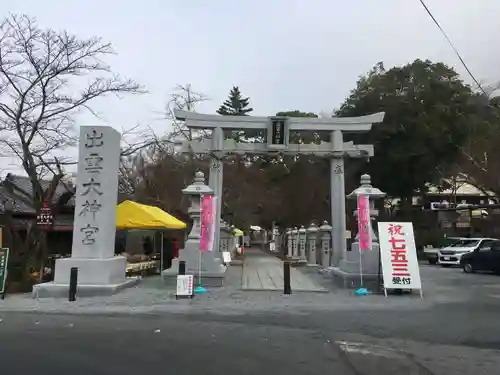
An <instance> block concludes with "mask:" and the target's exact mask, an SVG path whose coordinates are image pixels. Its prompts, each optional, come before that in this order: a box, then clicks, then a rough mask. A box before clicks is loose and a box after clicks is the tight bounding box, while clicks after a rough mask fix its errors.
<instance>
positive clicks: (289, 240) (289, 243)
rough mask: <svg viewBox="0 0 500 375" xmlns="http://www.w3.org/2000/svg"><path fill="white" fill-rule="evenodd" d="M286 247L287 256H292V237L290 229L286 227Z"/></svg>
mask: <svg viewBox="0 0 500 375" xmlns="http://www.w3.org/2000/svg"><path fill="white" fill-rule="evenodd" d="M286 247H287V252H286V253H287V256H288V257H289V258H291V257H292V256H293V239H292V229H291V228H288V229H287V231H286Z"/></svg>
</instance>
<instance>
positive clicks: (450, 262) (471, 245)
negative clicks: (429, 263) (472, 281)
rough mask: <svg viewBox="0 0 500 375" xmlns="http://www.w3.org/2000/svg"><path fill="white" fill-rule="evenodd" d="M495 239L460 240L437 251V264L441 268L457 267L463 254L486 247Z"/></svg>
mask: <svg viewBox="0 0 500 375" xmlns="http://www.w3.org/2000/svg"><path fill="white" fill-rule="evenodd" d="M493 241H500V240H499V239H497V238H461V239H459V240H458V241H457V242H454V243H453V244H451V245H449V246H447V247H444V248H442V249H439V254H438V259H439V264H440V265H441V266H443V267H451V266H459V265H460V259H461V258H462V256H463V255H464V254H467V253H470V252H473V251H475V250H476V249H479V248H480V247H484V246H486V247H487V246H488V245H489V244H491V243H492V242H493Z"/></svg>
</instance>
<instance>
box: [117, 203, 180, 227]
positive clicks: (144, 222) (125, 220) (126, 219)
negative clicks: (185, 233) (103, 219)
mask: <svg viewBox="0 0 500 375" xmlns="http://www.w3.org/2000/svg"><path fill="white" fill-rule="evenodd" d="M186 227H187V225H186V224H185V223H183V222H182V221H180V220H179V219H177V218H175V217H173V216H172V215H169V214H168V213H166V212H165V211H163V210H161V209H159V208H158V207H154V206H147V205H145V204H140V203H136V202H132V201H124V202H122V203H120V204H119V205H118V206H117V207H116V228H117V229H162V228H164V229H184V228H186Z"/></svg>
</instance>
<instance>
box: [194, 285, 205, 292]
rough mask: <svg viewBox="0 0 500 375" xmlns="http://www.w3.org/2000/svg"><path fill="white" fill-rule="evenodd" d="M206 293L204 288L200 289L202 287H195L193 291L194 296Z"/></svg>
mask: <svg viewBox="0 0 500 375" xmlns="http://www.w3.org/2000/svg"><path fill="white" fill-rule="evenodd" d="M206 292H207V290H206V289H205V288H204V287H202V286H197V287H196V288H195V289H194V294H204V293H206Z"/></svg>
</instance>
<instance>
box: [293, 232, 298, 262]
mask: <svg viewBox="0 0 500 375" xmlns="http://www.w3.org/2000/svg"><path fill="white" fill-rule="evenodd" d="M292 257H294V258H298V257H299V230H298V228H297V227H295V228H293V230H292Z"/></svg>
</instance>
